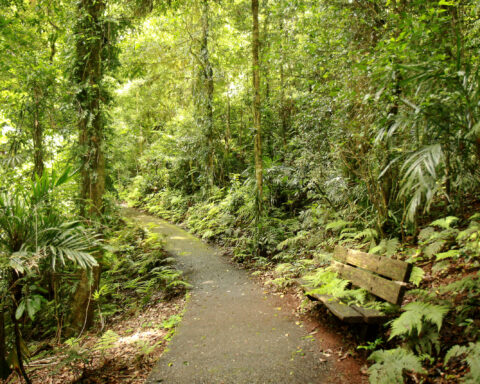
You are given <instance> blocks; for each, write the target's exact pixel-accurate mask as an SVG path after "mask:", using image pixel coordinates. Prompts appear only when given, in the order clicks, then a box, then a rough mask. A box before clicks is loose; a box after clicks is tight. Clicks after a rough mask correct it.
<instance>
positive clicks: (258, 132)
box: [252, 0, 263, 213]
mask: <svg viewBox="0 0 480 384" xmlns="http://www.w3.org/2000/svg"><path fill="white" fill-rule="evenodd" d="M252 16H253V28H252V67H253V91H254V97H253V126H254V129H255V147H254V151H255V180H256V186H257V204H258V211H259V213H261V212H262V200H263V164H262V128H261V121H260V109H261V101H260V63H259V58H258V57H259V49H260V34H259V28H258V0H252Z"/></svg>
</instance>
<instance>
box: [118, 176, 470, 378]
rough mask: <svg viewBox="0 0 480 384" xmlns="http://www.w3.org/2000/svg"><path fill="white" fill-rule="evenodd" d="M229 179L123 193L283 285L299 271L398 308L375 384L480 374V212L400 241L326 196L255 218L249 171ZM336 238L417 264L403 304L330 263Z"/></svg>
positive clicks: (352, 298) (317, 287)
mask: <svg viewBox="0 0 480 384" xmlns="http://www.w3.org/2000/svg"><path fill="white" fill-rule="evenodd" d="M233 180H234V181H233V182H232V185H231V186H230V188H224V189H218V188H217V189H213V190H211V191H209V192H208V193H207V192H205V191H203V192H199V193H197V194H196V195H183V194H181V193H180V192H178V191H172V190H169V189H165V190H162V191H159V192H156V193H153V194H150V195H147V196H141V194H138V193H137V191H138V185H137V186H136V187H135V186H134V188H132V189H130V192H125V194H124V198H126V200H127V201H128V202H129V203H130V204H131V205H136V206H142V207H143V208H144V209H146V210H147V211H148V212H150V213H153V214H156V215H159V216H161V217H163V218H165V219H168V220H170V221H172V222H176V223H183V224H184V225H185V226H186V227H187V228H188V229H189V230H190V231H191V232H193V233H195V234H196V235H197V236H199V237H201V238H203V239H204V240H205V241H212V242H216V243H218V244H221V245H223V246H224V247H225V248H227V249H229V250H230V253H231V254H232V255H233V259H234V260H235V261H237V262H241V263H244V264H247V265H249V266H251V267H253V268H254V269H257V270H262V269H268V270H272V271H273V279H272V280H271V282H270V283H271V284H272V285H274V286H275V287H277V288H278V289H285V288H286V287H288V286H289V285H291V284H292V282H293V281H294V279H295V278H298V277H300V276H303V277H304V278H306V279H308V280H309V281H310V283H311V285H312V286H313V287H314V293H319V294H328V295H332V296H334V297H336V298H338V299H340V300H341V301H343V302H345V303H346V304H359V305H363V306H366V307H372V308H376V309H379V310H381V311H384V312H388V313H395V312H396V313H397V315H396V316H397V317H396V318H394V319H393V320H392V321H390V322H389V323H388V324H387V325H386V327H385V328H384V330H383V331H382V332H381V333H380V334H379V335H377V336H378V338H377V341H378V343H374V344H371V345H375V346H374V347H368V348H364V349H366V350H367V349H368V350H370V351H373V353H371V354H370V356H369V360H370V361H371V362H372V365H371V367H370V368H369V375H370V381H371V382H372V383H394V382H398V383H401V382H409V381H412V380H413V382H425V383H434V382H435V383H436V382H444V383H448V382H452V381H456V382H465V383H473V382H479V381H480V376H479V375H478V369H477V367H478V364H480V362H479V359H478V357H479V355H478V342H479V335H480V331H479V330H480V318H479V314H478V305H479V304H480V272H479V270H480V259H479V254H480V242H479V241H480V223H479V222H480V214H474V215H471V216H470V217H469V218H468V219H466V218H464V219H460V218H457V217H454V216H448V217H445V218H440V219H437V220H433V221H432V222H431V223H430V224H429V225H425V226H423V227H422V228H420V229H419V230H418V232H417V234H418V236H416V237H410V238H408V239H407V240H408V241H403V242H402V241H400V240H399V238H397V237H393V236H392V237H386V236H385V235H384V234H381V233H380V232H379V231H378V230H377V228H376V226H375V222H374V221H369V220H368V219H367V217H368V216H365V218H361V216H358V213H355V212H352V211H349V209H343V210H334V209H333V208H332V207H330V206H328V205H325V204H320V203H310V204H307V205H305V206H304V207H303V208H302V209H297V210H294V211H292V210H291V205H288V202H287V203H286V204H284V206H281V207H279V206H278V204H277V206H274V205H273V204H272V205H269V206H268V207H267V212H264V214H263V215H262V216H260V217H259V216H257V212H256V211H255V204H254V199H253V197H252V196H254V185H253V184H252V183H251V182H248V180H247V181H245V182H244V183H241V182H240V181H239V178H238V177H236V178H234V179H233ZM337 244H339V245H343V246H345V247H351V248H355V249H361V250H364V251H366V252H369V253H373V254H379V255H383V256H386V257H393V258H398V259H401V260H404V261H407V262H410V263H412V264H413V270H412V273H411V277H410V283H409V291H408V294H407V295H406V299H405V300H404V303H403V307H401V309H400V308H399V307H397V306H393V305H390V304H388V303H385V302H380V301H378V300H374V298H373V297H372V296H371V295H370V294H369V293H368V292H367V291H365V290H363V289H352V288H351V287H350V284H349V283H348V282H347V281H345V280H342V279H340V278H339V277H338V276H337V275H336V273H334V272H333V271H331V270H330V268H329V265H330V260H331V257H332V252H333V248H334V247H335V246H336V245H337ZM399 310H400V311H399ZM459 342H461V343H462V344H460V345H459V344H458V343H459ZM380 346H382V348H384V349H379V348H380ZM375 349H376V350H375ZM449 351H450V352H449ZM472 380H473V381H472Z"/></svg>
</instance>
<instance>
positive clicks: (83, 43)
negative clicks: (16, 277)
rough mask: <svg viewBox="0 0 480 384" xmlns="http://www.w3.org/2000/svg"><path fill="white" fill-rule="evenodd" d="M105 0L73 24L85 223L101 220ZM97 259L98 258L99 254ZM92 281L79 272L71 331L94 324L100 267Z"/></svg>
mask: <svg viewBox="0 0 480 384" xmlns="http://www.w3.org/2000/svg"><path fill="white" fill-rule="evenodd" d="M105 7H106V2H105V0H81V1H79V3H78V9H77V14H78V21H77V24H76V31H75V35H76V45H75V49H76V63H75V68H74V81H75V83H76V85H77V86H78V92H77V96H76V102H77V106H78V132H79V138H78V143H79V150H80V161H81V186H80V198H81V206H80V212H81V214H82V216H84V217H85V218H86V220H87V221H90V222H92V221H94V220H97V219H99V218H100V216H101V215H102V213H103V195H104V192H105V156H104V144H105V143H104V134H105V133H104V117H103V113H102V97H103V96H104V95H103V93H102V80H103V76H104V65H103V63H102V51H103V49H104V42H105V40H106V23H105V19H104V12H105ZM97 258H100V255H98V257H97ZM92 272H93V278H92V279H90V278H89V275H88V271H82V272H81V277H80V282H79V285H78V288H77V291H76V292H75V294H74V300H73V304H72V315H71V319H70V320H71V331H72V332H78V331H81V330H83V329H87V328H88V327H90V326H91V324H92V321H93V302H92V294H93V292H94V291H95V290H96V289H97V287H98V283H99V280H100V268H99V267H96V268H94V269H93V271H92Z"/></svg>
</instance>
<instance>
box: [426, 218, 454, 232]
mask: <svg viewBox="0 0 480 384" xmlns="http://www.w3.org/2000/svg"><path fill="white" fill-rule="evenodd" d="M458 220H459V218H458V217H455V216H447V217H445V218H443V219H438V220H435V221H434V222H433V223H431V224H430V225H432V226H434V227H440V228H443V229H450V227H451V226H452V224H453V223H456V222H457V221H458Z"/></svg>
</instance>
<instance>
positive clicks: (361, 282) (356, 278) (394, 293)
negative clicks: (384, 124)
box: [332, 261, 404, 305]
mask: <svg viewBox="0 0 480 384" xmlns="http://www.w3.org/2000/svg"><path fill="white" fill-rule="evenodd" d="M332 270H334V271H335V272H337V273H338V274H339V275H340V277H342V278H344V279H346V280H350V281H351V282H352V284H354V285H356V286H358V287H361V288H364V289H366V290H367V291H369V292H370V293H372V294H374V295H375V296H378V297H380V298H382V299H384V300H386V301H388V302H390V303H392V304H397V305H400V304H401V302H402V299H403V293H404V287H403V286H402V285H400V284H398V283H397V282H395V281H391V280H387V279H384V278H382V277H380V276H377V275H374V274H372V273H369V272H367V271H364V270H362V269H358V268H354V267H352V266H350V265H346V264H341V263H338V262H336V261H332Z"/></svg>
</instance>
